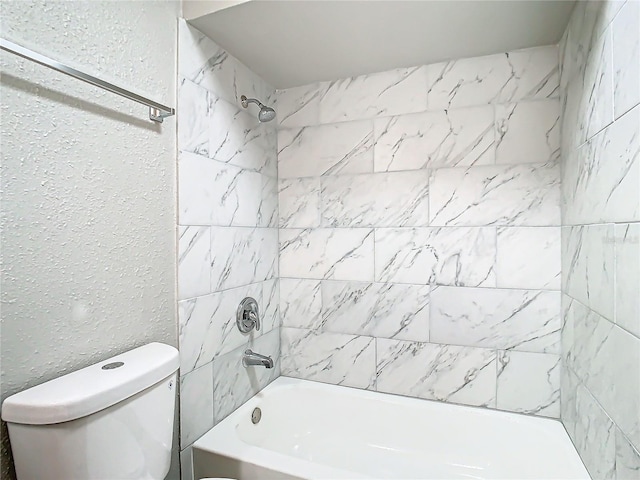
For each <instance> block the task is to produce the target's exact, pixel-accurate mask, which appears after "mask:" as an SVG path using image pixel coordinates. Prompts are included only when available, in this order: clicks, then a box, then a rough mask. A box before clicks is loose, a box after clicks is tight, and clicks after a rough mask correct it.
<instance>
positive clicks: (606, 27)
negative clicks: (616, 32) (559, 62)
mask: <svg viewBox="0 0 640 480" xmlns="http://www.w3.org/2000/svg"><path fill="white" fill-rule="evenodd" d="M628 1H629V0H624V1H623V2H620V4H621V6H620V8H618V11H617V12H616V14H615V15H614V16H613V17H611V19H610V20H609V22H608V23H607V24H606V25H604V27H603V28H599V29H596V33H597V35H595V36H593V37H592V38H591V40H590V43H589V45H588V51H589V52H590V51H591V49H592V47H593V43H594V42H595V41H597V40H599V39H600V38H601V37H603V36H604V35H605V34H606V33H607V32H608V31H609V30H610V29H611V30H612V29H613V22H614V21H615V20H616V19H617V18H618V16H619V15H620V12H621V11H622V9H623V8H624V6H625V5H626V4H627V2H628ZM631 1H637V0H631ZM576 8H578V2H576V4H575V5H574V7H573V9H572V10H571V15H570V16H569V18H571V17H573V14H574V13H575V10H576ZM569 23H571V22H569ZM569 26H570V25H567V28H566V29H565V32H568V31H569ZM563 37H564V33H563ZM568 40H569V35H567V41H568ZM561 43H562V42H560V43H558V47H561ZM611 43H612V44H613V42H611ZM572 70H573V69H572ZM580 70H581V69H578V72H579V71H580ZM578 72H572V74H571V75H569V77H568V79H567V83H566V85H569V83H571V81H572V80H574V79H575V78H576V73H578ZM583 77H584V75H583Z"/></svg>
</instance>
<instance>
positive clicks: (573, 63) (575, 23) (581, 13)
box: [564, 0, 625, 80]
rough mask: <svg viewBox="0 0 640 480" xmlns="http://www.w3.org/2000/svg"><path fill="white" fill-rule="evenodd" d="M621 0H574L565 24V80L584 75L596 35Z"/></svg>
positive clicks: (622, 2)
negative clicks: (600, 0) (566, 40)
mask: <svg viewBox="0 0 640 480" xmlns="http://www.w3.org/2000/svg"><path fill="white" fill-rule="evenodd" d="M624 3H625V2H624V1H622V0H607V1H602V2H576V4H575V8H574V9H573V12H572V14H571V18H570V20H569V25H568V26H567V31H568V34H569V41H568V42H567V48H566V54H565V55H564V57H565V58H564V63H565V66H566V67H567V68H565V72H566V73H564V75H565V76H566V77H568V78H567V80H570V79H573V78H579V77H581V76H582V75H584V69H585V67H586V64H587V63H588V61H589V59H591V58H593V57H592V55H593V46H594V44H595V43H596V42H595V41H596V39H598V38H600V37H601V36H602V34H603V33H604V32H605V31H606V29H607V27H608V26H609V24H610V23H611V20H612V19H613V18H614V17H615V15H616V14H617V13H618V11H619V10H620V8H621V7H622V6H623V5H624Z"/></svg>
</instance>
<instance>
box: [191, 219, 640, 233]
mask: <svg viewBox="0 0 640 480" xmlns="http://www.w3.org/2000/svg"><path fill="white" fill-rule="evenodd" d="M633 223H638V222H636V221H633V222H622V223H621V224H622V225H626V224H633ZM612 224H613V223H612ZM187 226H190V225H187ZM203 226H206V225H203ZM571 226H580V225H561V224H560V223H551V224H545V225H539V224H535V225H532V224H528V223H525V224H507V223H499V224H498V223H490V224H483V225H477V224H472V225H468V224H463V225H451V224H449V225H440V224H428V225H398V226H395V225H384V226H382V225H378V226H361V225H358V226H353V227H350V226H336V227H334V226H328V225H319V226H317V227H280V228H279V229H278V230H290V231H291V230H299V231H301V232H302V231H303V230H308V231H313V230H384V229H390V230H411V229H421V228H431V229H434V228H438V229H443V228H444V229H450V228H451V229H453V228H560V227H571ZM232 228H235V227H232ZM269 228H271V227H269Z"/></svg>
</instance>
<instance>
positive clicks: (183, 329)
mask: <svg viewBox="0 0 640 480" xmlns="http://www.w3.org/2000/svg"><path fill="white" fill-rule="evenodd" d="M261 294H262V288H261V285H260V284H259V283H255V284H252V285H247V286H244V287H240V288H233V289H230V290H225V291H224V292H218V293H212V294H210V295H205V296H202V297H197V298H194V299H191V300H183V301H181V302H179V303H178V321H179V324H178V340H179V342H180V371H181V372H182V373H183V374H185V373H187V372H190V371H191V370H193V369H194V368H198V367H200V366H202V365H205V364H206V363H209V362H210V361H211V360H213V359H214V357H216V356H218V355H221V354H224V353H227V352H229V351H231V350H233V349H234V348H237V347H239V346H240V345H242V344H244V343H246V342H247V340H248V339H249V338H252V337H254V336H258V335H259V334H257V333H256V332H255V331H253V332H251V333H250V334H243V333H241V332H240V330H238V327H237V326H236V310H237V308H238V305H239V304H240V301H242V299H243V298H245V297H253V298H255V299H256V301H257V302H258V307H259V311H260V312H261V313H264V307H263V303H262V298H261V297H262V295H261Z"/></svg>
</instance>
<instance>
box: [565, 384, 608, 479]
mask: <svg viewBox="0 0 640 480" xmlns="http://www.w3.org/2000/svg"><path fill="white" fill-rule="evenodd" d="M576 413H577V421H576V426H575V433H574V437H573V444H574V445H575V447H576V450H577V451H578V453H579V454H580V458H581V459H582V461H583V462H584V464H585V466H586V467H587V470H588V472H589V474H590V475H591V478H597V479H603V480H612V479H613V478H615V477H614V475H615V455H616V451H615V425H614V424H613V422H612V421H611V419H610V418H609V417H608V416H607V414H606V413H605V412H604V411H603V410H602V408H601V407H600V406H599V405H598V403H597V402H596V401H595V400H594V399H593V397H592V396H591V394H590V393H589V391H588V390H587V389H586V388H585V387H584V386H579V387H578V391H577V392H576Z"/></svg>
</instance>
